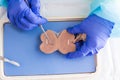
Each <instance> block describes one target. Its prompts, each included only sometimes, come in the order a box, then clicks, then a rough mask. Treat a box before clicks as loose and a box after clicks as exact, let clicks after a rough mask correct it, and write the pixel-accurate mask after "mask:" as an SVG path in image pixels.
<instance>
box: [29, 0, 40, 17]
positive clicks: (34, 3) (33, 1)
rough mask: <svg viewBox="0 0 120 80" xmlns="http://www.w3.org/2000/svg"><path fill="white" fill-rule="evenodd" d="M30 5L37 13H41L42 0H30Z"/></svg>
mask: <svg viewBox="0 0 120 80" xmlns="http://www.w3.org/2000/svg"><path fill="white" fill-rule="evenodd" d="M28 2H29V7H30V8H31V10H32V11H33V13H35V14H36V15H38V16H39V15H40V0H28Z"/></svg>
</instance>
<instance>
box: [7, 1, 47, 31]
mask: <svg viewBox="0 0 120 80" xmlns="http://www.w3.org/2000/svg"><path fill="white" fill-rule="evenodd" d="M28 5H29V6H28ZM28 5H27V4H26V2H25V1H24V0H8V8H7V12H8V13H7V16H8V18H9V20H10V22H11V23H12V24H14V25H15V26H17V27H19V28H21V29H23V30H32V29H33V28H35V27H37V26H38V25H39V24H43V23H45V22H46V21H47V20H46V19H45V18H43V17H42V16H40V13H39V11H40V0H28Z"/></svg>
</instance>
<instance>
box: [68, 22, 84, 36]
mask: <svg viewBox="0 0 120 80" xmlns="http://www.w3.org/2000/svg"><path fill="white" fill-rule="evenodd" d="M67 32H69V33H71V34H77V33H79V34H80V33H83V32H82V31H81V26H80V24H78V25H75V26H73V27H69V28H67Z"/></svg>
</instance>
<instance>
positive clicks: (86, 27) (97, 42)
mask: <svg viewBox="0 0 120 80" xmlns="http://www.w3.org/2000/svg"><path fill="white" fill-rule="evenodd" d="M113 25H114V23H112V22H110V21H108V20H105V19H103V18H101V17H99V16H97V15H95V14H92V15H90V16H88V17H87V18H86V19H84V20H83V21H82V22H81V23H80V24H78V25H76V26H74V27H71V28H68V29H67V31H68V32H69V33H71V34H78V33H85V34H87V37H86V41H85V42H78V43H76V51H75V52H70V53H68V54H67V58H76V57H82V56H87V55H93V54H96V53H98V51H99V50H100V49H101V48H103V47H104V46H105V43H106V42H107V40H108V38H109V37H110V34H111V31H112V29H113Z"/></svg>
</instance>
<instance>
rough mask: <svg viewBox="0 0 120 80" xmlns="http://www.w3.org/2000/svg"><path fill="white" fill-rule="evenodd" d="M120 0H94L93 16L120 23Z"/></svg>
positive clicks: (92, 6) (92, 5)
mask: <svg viewBox="0 0 120 80" xmlns="http://www.w3.org/2000/svg"><path fill="white" fill-rule="evenodd" d="M119 3H120V0H93V2H92V4H91V14H96V15H98V16H100V17H102V18H105V19H107V20H109V21H112V22H114V23H119V22H120V10H119V9H120V5H119Z"/></svg>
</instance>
